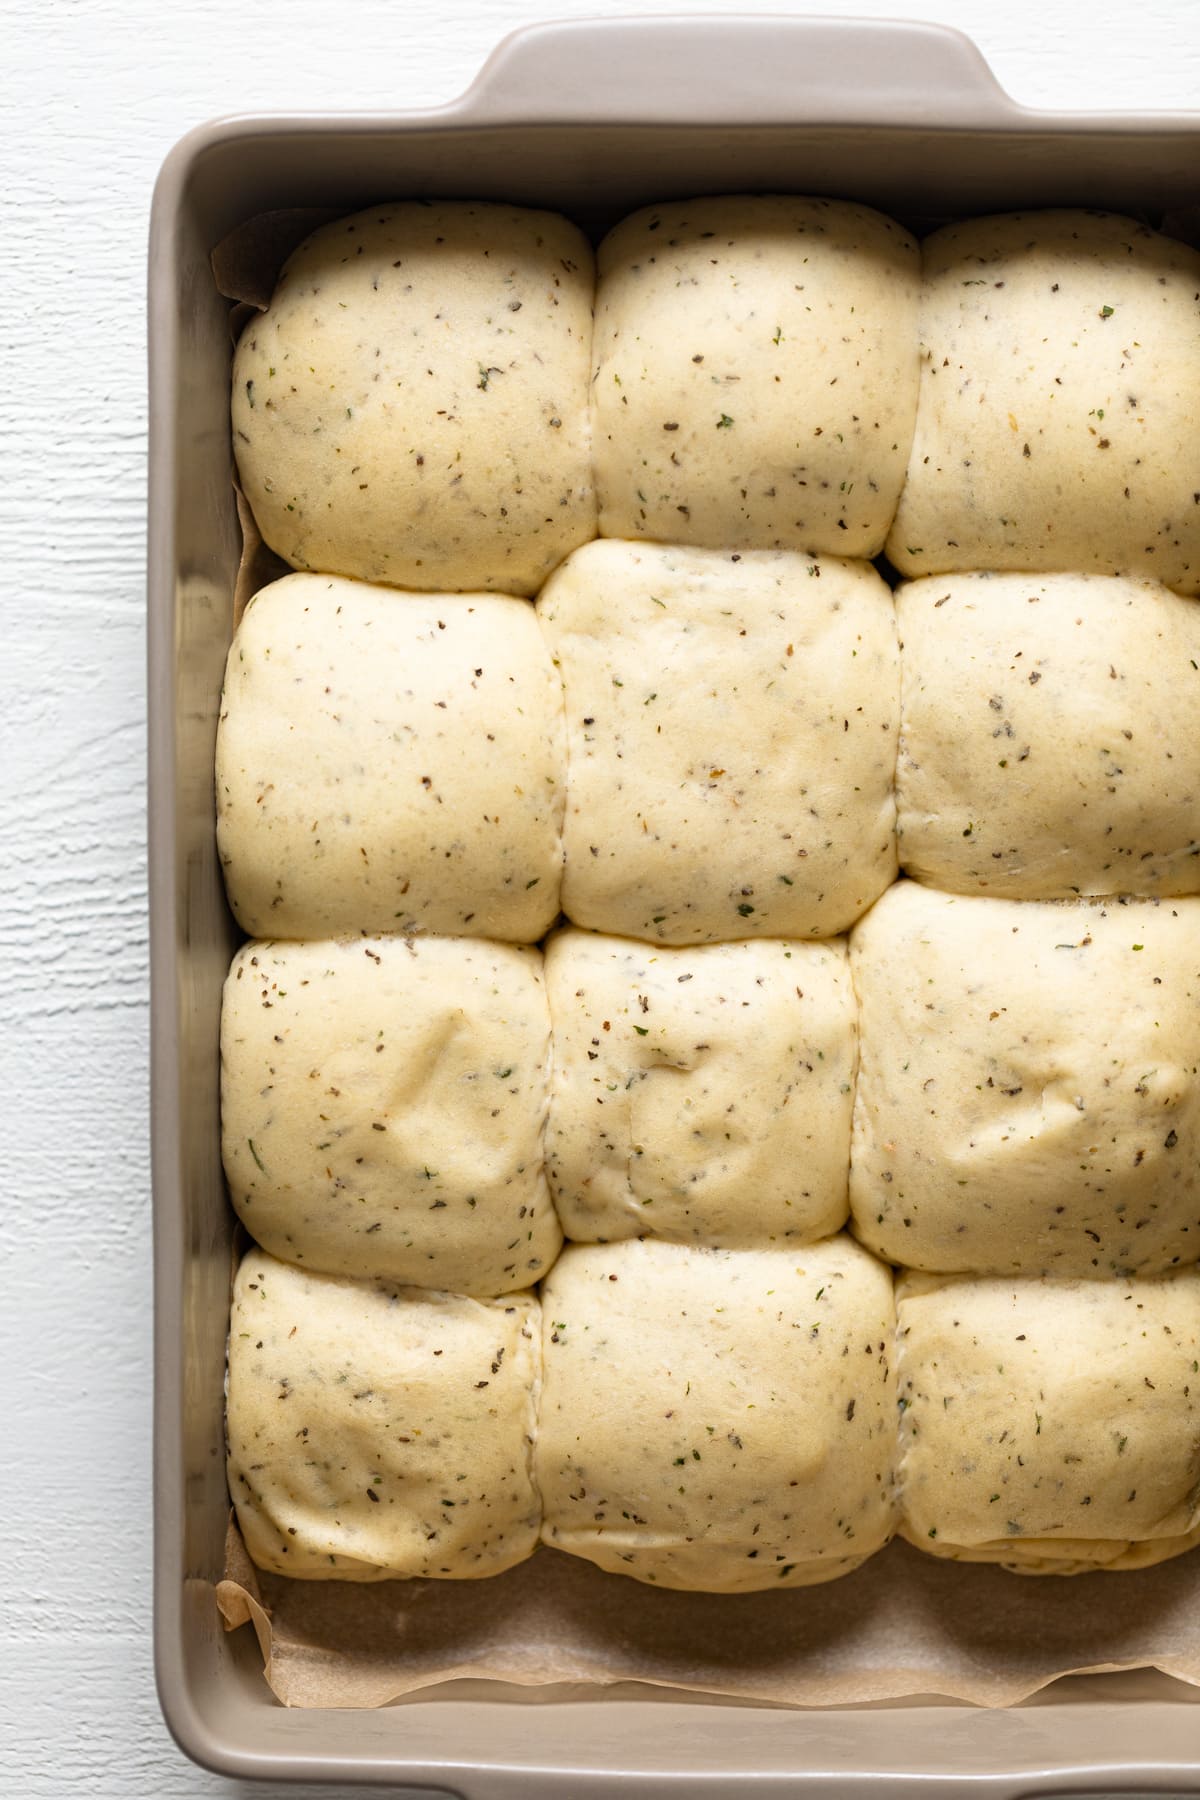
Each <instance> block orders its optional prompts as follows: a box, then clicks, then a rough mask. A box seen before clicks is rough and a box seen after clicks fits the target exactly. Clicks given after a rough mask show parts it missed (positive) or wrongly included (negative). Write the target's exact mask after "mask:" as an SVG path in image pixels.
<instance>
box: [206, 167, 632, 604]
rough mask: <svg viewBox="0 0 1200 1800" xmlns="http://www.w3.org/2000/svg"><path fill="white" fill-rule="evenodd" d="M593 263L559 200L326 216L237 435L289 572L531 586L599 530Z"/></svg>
mask: <svg viewBox="0 0 1200 1800" xmlns="http://www.w3.org/2000/svg"><path fill="white" fill-rule="evenodd" d="M592 296H593V259H592V251H591V246H590V245H589V244H588V242H587V239H586V238H585V237H584V236H583V234H582V232H581V231H579V229H578V228H577V227H576V226H574V225H571V224H569V223H568V221H567V220H566V219H563V218H560V217H559V216H558V215H557V214H555V213H547V212H535V211H529V210H526V209H524V208H520V207H512V206H496V205H481V204H478V203H476V202H464V201H453V200H449V201H445V200H443V201H438V202H437V203H436V204H430V203H428V202H423V201H411V202H406V203H402V204H400V205H389V206H381V207H372V208H370V209H369V210H368V211H366V212H361V213H356V214H354V216H353V217H351V218H347V219H338V220H337V221H336V222H334V223H333V224H330V225H323V226H322V227H321V228H320V229H319V230H318V231H315V232H313V234H312V236H311V237H309V238H306V239H305V241H304V243H303V244H301V245H300V247H299V249H297V250H296V251H294V252H293V254H292V255H291V256H290V257H289V258H288V261H287V263H286V264H285V265H284V268H283V271H282V273H281V275H280V277H279V283H278V286H277V287H276V289H275V292H274V294H273V295H272V296H271V303H270V305H269V306H268V308H267V310H266V312H265V313H264V314H263V315H262V317H261V318H257V319H253V320H251V322H250V323H249V324H248V325H247V327H246V329H245V330H244V331H243V333H242V336H241V339H240V341H239V343H238V347H237V352H236V354H235V357H234V370H233V442H234V450H235V452H236V454H237V463H238V471H239V474H240V476H241V480H242V485H243V487H244V488H245V491H246V495H247V498H248V499H249V501H250V504H251V507H252V508H253V510H254V516H255V519H256V520H257V522H258V527H259V530H260V531H261V532H262V534H263V537H264V538H265V539H266V541H267V543H268V544H269V545H270V546H271V548H272V549H273V550H275V551H277V552H278V554H279V555H280V556H282V557H283V558H284V559H285V560H286V561H287V562H289V563H291V564H292V565H293V567H295V568H299V569H314V570H317V569H319V570H322V571H326V570H328V571H330V572H333V573H336V574H339V575H353V576H357V577H358V578H359V579H360V580H363V581H382V582H388V583H391V584H392V585H394V586H397V587H409V588H459V589H472V588H499V589H501V590H502V591H504V592H505V593H512V594H532V593H534V592H535V591H536V590H537V588H538V587H539V586H540V585H541V583H542V581H543V580H544V579H545V577H546V575H547V574H548V573H549V571H550V570H551V569H552V568H553V567H554V565H555V563H557V562H559V561H560V560H561V559H562V557H564V556H565V555H566V553H567V551H568V550H572V549H574V547H575V545H576V544H581V543H584V542H585V541H586V540H587V539H588V538H589V537H591V536H592V535H593V533H594V531H595V525H596V503H595V499H594V495H593V490H592V476H591V466H590V456H589V450H590V445H589V428H588V415H587V399H588V381H589V378H590V373H591V348H592Z"/></svg>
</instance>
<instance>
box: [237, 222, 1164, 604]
mask: <svg viewBox="0 0 1200 1800" xmlns="http://www.w3.org/2000/svg"><path fill="white" fill-rule="evenodd" d="M597 265H598V267H597ZM1198 291H1200V253H1197V251H1195V250H1193V249H1190V248H1188V247H1187V246H1185V245H1183V244H1181V243H1176V242H1174V241H1172V240H1171V239H1169V238H1166V237H1163V236H1161V235H1159V234H1157V233H1155V232H1153V231H1151V230H1149V229H1148V228H1147V227H1146V226H1145V225H1142V224H1139V223H1137V222H1135V221H1134V220H1131V219H1126V218H1121V217H1118V216H1115V215H1112V214H1104V213H1097V212H1082V211H1057V212H1055V211H1050V212H1042V213H1025V214H1010V215H1005V216H1002V217H998V218H984V219H976V220H972V221H968V222H966V223H962V224H955V225H949V226H946V227H945V228H943V229H942V230H939V231H935V232H934V233H933V234H932V236H930V237H929V238H927V239H926V240H925V243H924V245H923V246H918V244H917V243H916V241H915V240H914V239H913V237H912V236H910V234H909V233H908V232H907V231H905V230H903V229H902V228H901V227H900V226H899V225H898V224H896V223H895V222H894V221H893V220H891V219H888V218H885V217H884V216H883V215H881V214H880V213H877V212H874V211H872V210H871V209H869V208H867V207H863V206H858V205H853V204H850V203H847V202H842V201H830V200H821V199H808V198H800V197H795V196H780V195H758V196H745V195H743V196H727V197H724V198H716V199H698V200H688V201H682V202H673V203H670V204H666V205H662V206H652V207H648V208H645V209H643V210H642V211H640V212H638V213H635V214H634V215H633V216H632V217H630V218H627V219H625V220H623V221H622V222H621V223H620V224H618V225H617V226H616V227H615V229H613V230H612V231H611V232H610V233H609V235H608V236H607V237H606V238H605V239H604V241H603V243H602V244H601V245H600V248H599V252H598V255H597V256H596V257H593V252H592V249H591V246H590V244H589V243H588V241H587V240H586V238H585V237H584V236H583V234H582V233H581V232H580V231H579V230H578V229H577V228H576V227H575V226H574V225H572V224H570V223H569V222H568V221H567V220H565V219H563V218H561V217H558V216H556V215H554V214H550V213H545V212H537V211H530V210H526V209H520V208H514V207H509V206H500V205H486V204H478V203H470V202H440V203H437V204H430V203H427V202H409V203H401V204H397V205H387V206H382V207H378V208H373V209H371V210H370V211H367V212H363V213H359V214H357V215H355V216H354V217H352V218H347V219H341V220H338V221H337V222H335V223H333V224H330V225H327V226H323V227H322V228H321V229H320V230H318V231H316V232H315V233H314V234H313V235H312V236H311V237H309V238H308V239H307V240H306V241H305V242H304V243H303V244H302V245H301V246H300V247H299V249H297V250H296V251H295V253H294V254H293V255H292V256H291V258H290V259H289V261H288V262H287V264H286V265H285V267H284V269H283V272H282V274H281V276H280V279H279V283H278V287H277V289H276V292H275V294H274V296H273V298H272V300H271V303H270V306H269V307H268V309H267V310H266V312H265V313H264V314H263V315H262V317H261V318H258V319H256V320H255V321H253V322H252V323H251V324H250V325H249V326H248V327H247V328H246V330H245V331H244V333H243V335H242V338H241V341H240V343H239V345H238V349H237V354H236V364H235V370H234V388H233V427H234V445H235V449H236V452H237V460H238V466H239V470H240V474H241V479H242V482H243V484H244V487H245V490H246V493H247V495H248V497H249V499H250V502H251V505H252V507H253V509H254V513H255V516H256V518H257V520H258V523H259V526H260V529H261V530H262V533H263V535H264V537H265V538H266V540H267V542H268V543H269V544H270V545H271V546H272V548H273V549H275V550H276V551H277V552H278V553H279V554H280V555H281V556H282V557H284V558H285V560H287V561H288V562H289V563H290V564H291V565H292V566H293V567H295V568H299V569H316V570H321V571H325V572H330V573H338V574H343V575H350V576H356V577H359V578H361V579H365V580H369V581H382V582H389V583H392V584H395V585H397V586H400V587H408V588H417V589H458V590H463V591H470V590H474V589H478V588H497V589H500V590H502V591H504V592H508V593H516V594H532V593H534V592H535V591H536V590H537V589H538V588H539V587H540V586H541V584H542V582H543V581H544V580H545V578H546V576H547V575H548V574H549V573H550V571H551V570H552V569H553V568H554V567H555V566H556V565H557V564H558V563H559V562H560V561H561V560H562V559H563V558H564V557H565V556H566V555H567V554H568V553H569V552H570V551H571V550H573V549H576V548H578V546H579V545H581V544H582V543H584V542H586V541H587V540H588V539H589V538H591V537H594V536H595V535H596V533H597V531H599V533H600V534H601V535H602V536H605V537H615V538H625V539H628V538H638V537H645V538H650V539H659V540H667V541H674V542H682V543H685V544H690V545H698V546H705V547H717V546H722V547H725V548H729V549H742V550H747V549H760V550H761V549H772V548H777V549H791V550H800V551H805V552H817V553H826V554H835V555H847V556H856V557H863V558H869V557H874V556H876V555H878V554H879V553H880V552H881V551H883V550H884V548H885V546H886V550H887V554H888V555H889V557H890V558H891V560H892V562H893V563H894V564H895V566H896V567H897V568H898V569H899V570H901V572H902V573H904V574H905V575H911V576H919V575H926V574H935V573H944V572H946V571H951V570H963V569H972V568H990V569H1017V570H1022V571H1027V570H1041V571H1053V570H1058V569H1064V568H1076V569H1081V570H1088V571H1091V572H1095V573H1104V574H1113V573H1130V572H1137V573H1142V574H1146V575H1150V576H1153V577H1155V578H1156V579H1158V580H1161V581H1162V582H1164V583H1165V584H1166V585H1167V586H1169V587H1172V588H1176V589H1178V590H1179V591H1180V592H1183V593H1196V592H1200V503H1198V501H1197V495H1196V490H1197V489H1200V479H1198V478H1197V466H1198V465H1197V454H1196V444H1197V427H1198V425H1200V373H1198V371H1197V365H1196V357H1195V308H1196V294H1197V292H1198Z"/></svg>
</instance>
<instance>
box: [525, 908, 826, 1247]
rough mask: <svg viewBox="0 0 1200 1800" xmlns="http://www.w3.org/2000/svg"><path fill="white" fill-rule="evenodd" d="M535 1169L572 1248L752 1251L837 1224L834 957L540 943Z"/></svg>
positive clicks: (561, 937)
mask: <svg viewBox="0 0 1200 1800" xmlns="http://www.w3.org/2000/svg"><path fill="white" fill-rule="evenodd" d="M546 986H547V990H548V992H549V996H550V1014H551V1019H552V1022H553V1028H554V1085H553V1090H552V1098H551V1104H550V1116H549V1122H548V1126H547V1131H546V1168H547V1173H548V1174H549V1176H550V1185H551V1191H552V1192H553V1194H554V1201H555V1205H556V1206H557V1208H558V1212H559V1217H560V1218H561V1220H562V1223H563V1228H564V1230H565V1231H566V1233H567V1235H568V1236H569V1237H573V1238H580V1239H582V1240H583V1241H584V1242H589V1241H592V1242H595V1241H599V1242H601V1243H604V1242H606V1241H609V1240H612V1239H616V1238H626V1237H636V1236H640V1235H642V1234H643V1233H647V1232H649V1233H652V1234H653V1235H654V1236H655V1237H662V1238H670V1239H673V1240H674V1241H675V1242H677V1243H702V1244H718V1245H724V1246H726V1247H747V1248H755V1247H758V1248H765V1247H766V1246H767V1245H768V1244H776V1243H782V1242H784V1241H785V1240H788V1239H792V1240H795V1241H797V1242H810V1243H811V1242H812V1240H813V1239H815V1238H823V1237H828V1236H829V1234H830V1233H831V1232H834V1231H837V1230H838V1228H839V1227H840V1226H841V1225H843V1224H844V1223H845V1220H846V1181H847V1174H848V1170H849V1165H850V1111H851V1106H852V1104H853V1089H854V1069H855V1060H856V1044H855V1040H856V1021H855V1008H854V995H853V992H852V990H851V987H850V971H849V967H848V965H847V960H846V947H845V944H844V942H842V941H841V940H838V941H835V942H833V943H827V944H807V943H788V942H786V941H780V940H778V939H763V940H761V941H760V942H758V943H747V942H743V943H738V944H711V945H708V946H706V947H704V948H702V949H698V950H668V949H665V948H661V947H658V946H652V945H649V944H636V943H632V942H630V940H629V939H628V938H609V937H594V936H593V935H592V934H591V933H590V932H585V931H571V930H567V931H563V932H560V933H559V934H557V935H556V936H555V937H553V938H551V939H550V942H549V943H548V945H547V947H546Z"/></svg>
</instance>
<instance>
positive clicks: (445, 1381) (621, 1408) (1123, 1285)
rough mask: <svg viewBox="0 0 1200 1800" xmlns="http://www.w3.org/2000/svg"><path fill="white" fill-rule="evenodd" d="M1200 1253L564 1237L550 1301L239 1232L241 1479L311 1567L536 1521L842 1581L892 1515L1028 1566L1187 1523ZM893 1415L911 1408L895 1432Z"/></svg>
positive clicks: (282, 1541)
mask: <svg viewBox="0 0 1200 1800" xmlns="http://www.w3.org/2000/svg"><path fill="white" fill-rule="evenodd" d="M1198 1367H1200V1272H1197V1271H1196V1270H1195V1269H1189V1270H1186V1271H1181V1272H1177V1273H1175V1274H1172V1275H1168V1276H1162V1277H1156V1278H1140V1279H1139V1278H1131V1279H1128V1280H1116V1279H1113V1280H1108V1281H1066V1280H1030V1279H1024V1280H1021V1279H1018V1280H1015V1281H1014V1280H1011V1279H1005V1278H996V1277H992V1278H988V1277H979V1276H956V1277H934V1276H928V1275H904V1276H902V1277H901V1278H900V1279H899V1282H898V1284H897V1285H896V1288H895V1290H893V1279H892V1273H891V1271H890V1270H889V1269H888V1268H887V1267H886V1266H885V1265H883V1264H881V1263H879V1262H877V1261H876V1260H875V1259H874V1258H873V1257H872V1256H871V1255H870V1254H869V1253H868V1252H867V1251H866V1250H863V1249H862V1248H861V1247H860V1246H858V1245H857V1244H855V1243H854V1242H853V1241H852V1240H850V1239H848V1238H845V1237H834V1238H831V1239H828V1240H826V1241H825V1242H824V1243H821V1244H817V1245H813V1246H811V1247H809V1248H808V1249H805V1250H803V1251H795V1250H712V1249H699V1248H696V1247H692V1246H685V1245H677V1244H666V1243H659V1242H655V1241H652V1240H638V1239H635V1240H631V1241H628V1242H624V1243H620V1244H611V1245H604V1246H584V1245H573V1246H571V1247H570V1248H568V1249H567V1250H566V1251H565V1252H564V1253H563V1255H562V1257H561V1258H560V1260H559V1261H558V1263H557V1264H556V1265H555V1267H554V1269H553V1270H552V1272H551V1273H550V1275H549V1276H548V1277H547V1278H546V1279H545V1281H544V1282H543V1284H542V1292H541V1298H540V1300H539V1299H538V1298H536V1297H535V1296H534V1295H532V1294H530V1293H517V1294H511V1295H508V1296H506V1297H505V1298H503V1299H499V1300H490V1301H489V1300H477V1299H470V1298H465V1297H463V1296H460V1295H453V1294H446V1293H440V1292H425V1291H421V1290H417V1289H413V1288H396V1287H392V1286H388V1285H387V1284H383V1283H374V1282H366V1281H356V1280H354V1279H352V1278H348V1277H344V1276H342V1277H338V1276H328V1275H317V1274H314V1273H311V1272H309V1271H305V1270H299V1269H295V1268H292V1267H290V1266H289V1265H287V1264H285V1263H281V1262H277V1261H276V1260H275V1259H274V1258H272V1257H270V1256H267V1255H265V1254H264V1253H263V1252H262V1251H261V1250H258V1249H257V1248H255V1249H252V1250H251V1251H250V1252H249V1254H248V1255H247V1256H246V1258H245V1260H244V1261H243V1263H242V1265H241V1268H240V1270H239V1273H238V1276H237V1281H236V1286H235V1294H234V1302H233V1314H232V1324H231V1334H230V1355H229V1401H228V1439H229V1479H230V1490H231V1492H232V1494H233V1497H234V1501H235V1504H236V1507H237V1513H238V1518H239V1522H240V1525H241V1529H242V1532H243V1535H244V1537H245V1541H246V1544H247V1547H248V1549H249V1551H250V1554H251V1556H252V1557H253V1558H254V1560H255V1562H256V1563H258V1565H259V1566H260V1567H262V1568H264V1569H268V1570H271V1571H273V1572H275V1573H277V1574H283V1575H288V1576H292V1577H298V1578H301V1579H336V1580H360V1581H373V1580H380V1579H385V1578H388V1577H424V1576H433V1577H449V1578H470V1577H477V1576H486V1575H492V1574H498V1573H499V1572H501V1571H502V1570H504V1569H506V1568H510V1567H512V1566H513V1565H514V1564H516V1563H518V1562H520V1561H521V1560H522V1559H523V1558H525V1557H527V1556H528V1555H529V1554H530V1553H531V1552H532V1551H533V1549H534V1547H535V1546H536V1544H537V1543H538V1541H539V1538H540V1539H541V1540H543V1541H544V1542H546V1543H548V1544H551V1545H553V1546H555V1547H557V1548H558V1549H560V1550H564V1551H567V1552H569V1553H570V1554H572V1555H575V1556H580V1557H584V1558H586V1559H587V1560H588V1561H590V1562H593V1563H595V1564H596V1565H597V1566H599V1567H600V1568H602V1569H605V1570H609V1571H612V1572H615V1573H617V1574H624V1575H630V1576H633V1577H635V1578H636V1579H638V1580H641V1581H645V1582H651V1583H656V1584H658V1585H660V1586H663V1587H669V1588H690V1589H699V1590H704V1591H709V1592H724V1593H739V1592H749V1591H753V1590H760V1589H771V1588H780V1587H799V1586H804V1585H808V1584H811V1583H813V1582H820V1581H827V1580H830V1579H832V1578H834V1577H835V1576H839V1575H844V1574H848V1573H850V1572H851V1571H852V1570H853V1569H855V1568H857V1567H858V1566H859V1565H860V1564H861V1563H862V1562H863V1561H864V1560H866V1558H868V1557H869V1556H871V1555H872V1554H873V1553H874V1552H875V1551H877V1550H878V1549H880V1548H881V1547H882V1546H883V1545H884V1544H885V1543H886V1542H887V1540H888V1539H889V1538H890V1537H891V1536H892V1535H893V1533H894V1532H896V1531H899V1532H900V1533H901V1534H902V1535H903V1536H904V1537H906V1538H908V1539H909V1540H910V1541H911V1542H912V1543H914V1544H915V1545H917V1546H918V1547H919V1548H920V1549H922V1550H925V1551H928V1552H931V1553H933V1554H935V1555H938V1556H944V1557H951V1558H958V1559H961V1560H968V1561H988V1562H997V1563H1001V1564H1003V1565H1004V1566H1006V1567H1008V1568H1011V1569H1014V1570H1017V1571H1020V1572H1025V1573H1031V1574H1039V1573H1040V1574H1071V1573H1078V1572H1081V1571H1084V1570H1087V1569H1093V1568H1110V1569H1112V1568H1118V1569H1119V1568H1133V1567H1140V1566H1144V1565H1146V1564H1149V1563H1152V1562H1157V1561H1161V1560H1162V1559H1164V1558H1165V1557H1169V1556H1173V1555H1176V1554H1179V1553H1180V1552H1181V1551H1183V1550H1186V1549H1188V1548H1189V1547H1190V1546H1191V1545H1192V1544H1194V1543H1195V1542H1196V1541H1197V1540H1198V1539H1200V1513H1198V1502H1197V1475H1198V1470H1197V1448H1196V1446H1197V1422H1198V1417H1200V1375H1198V1374H1197V1369H1198ZM897 1421H899V1423H897Z"/></svg>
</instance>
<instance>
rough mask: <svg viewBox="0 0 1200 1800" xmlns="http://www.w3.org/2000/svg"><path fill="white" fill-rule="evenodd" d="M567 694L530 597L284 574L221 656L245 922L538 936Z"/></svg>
mask: <svg viewBox="0 0 1200 1800" xmlns="http://www.w3.org/2000/svg"><path fill="white" fill-rule="evenodd" d="M565 776H566V768H565V763H564V744H563V724H562V692H561V688H560V685H559V681H558V676H557V675H556V673H555V671H554V668H553V666H552V664H551V661H550V656H549V653H548V652H547V650H546V647H545V644H544V643H543V641H542V636H541V633H540V632H539V630H538V628H537V620H536V618H535V617H534V612H533V608H532V607H531V606H529V605H528V604H527V603H526V602H525V601H524V600H513V599H508V598H503V597H501V596H500V595H497V594H461V595H458V594H438V595H431V594H394V593H389V592H388V591H387V589H386V588H378V587H368V586H366V585H365V584H364V583H362V582H357V581H342V580H340V579H338V578H337V577H336V576H335V577H330V576H325V575H287V576H285V577H284V579H283V580H282V581H276V582H272V584H271V586H270V587H267V588H264V589H263V590H262V592H261V593H259V594H258V595H256V596H255V598H254V599H253V600H252V601H251V602H250V605H249V607H248V608H247V610H246V613H245V616H244V617H243V619H242V622H241V624H240V625H239V627H238V630H237V634H236V636H235V637H234V640H233V644H232V646H231V647H230V651H229V662H228V666H227V668H226V672H225V689H224V694H223V697H222V703H221V714H220V723H219V725H218V729H217V839H218V844H219V848H220V853H221V863H222V867H223V869H224V872H225V888H226V892H227V893H228V895H229V903H230V905H231V906H232V908H233V911H234V913H235V914H236V916H237V921H238V924H239V925H241V927H242V929H243V930H244V931H246V932H247V933H248V934H249V935H250V936H251V937H261V938H321V937H337V936H340V935H342V934H343V933H347V932H353V931H399V932H413V931H440V932H447V933H451V934H465V935H470V936H473V937H489V938H501V939H506V940H516V941H517V942H523V943H533V942H534V941H535V940H536V939H538V938H540V937H541V936H542V934H543V933H544V932H545V931H546V929H547V927H548V926H549V925H550V924H551V923H552V922H553V920H554V917H555V915H556V914H557V912H558V896H559V883H560V879H561V867H562V840H561V836H560V831H561V823H562V812H563V805H564V801H565Z"/></svg>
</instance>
